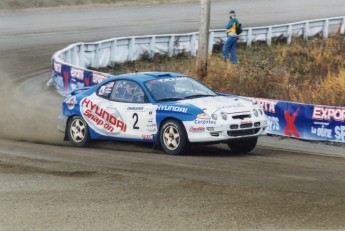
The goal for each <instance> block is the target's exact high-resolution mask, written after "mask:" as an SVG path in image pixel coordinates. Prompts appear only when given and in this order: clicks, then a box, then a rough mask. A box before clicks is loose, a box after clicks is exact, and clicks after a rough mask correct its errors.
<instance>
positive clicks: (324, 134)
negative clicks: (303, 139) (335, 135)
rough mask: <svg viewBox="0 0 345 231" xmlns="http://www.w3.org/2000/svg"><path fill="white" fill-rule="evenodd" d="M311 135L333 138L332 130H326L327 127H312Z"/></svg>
mask: <svg viewBox="0 0 345 231" xmlns="http://www.w3.org/2000/svg"><path fill="white" fill-rule="evenodd" d="M311 133H312V134H315V135H317V136H318V137H323V138H324V137H325V138H332V129H328V128H325V126H322V127H319V128H315V127H311Z"/></svg>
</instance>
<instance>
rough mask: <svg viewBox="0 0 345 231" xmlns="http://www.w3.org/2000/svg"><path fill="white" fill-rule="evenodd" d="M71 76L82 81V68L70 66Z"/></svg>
mask: <svg viewBox="0 0 345 231" xmlns="http://www.w3.org/2000/svg"><path fill="white" fill-rule="evenodd" d="M71 77H72V78H73V79H77V80H81V81H84V70H83V69H81V68H77V67H72V69H71Z"/></svg>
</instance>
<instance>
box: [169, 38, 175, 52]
mask: <svg viewBox="0 0 345 231" xmlns="http://www.w3.org/2000/svg"><path fill="white" fill-rule="evenodd" d="M174 42H175V35H171V37H170V40H169V47H168V56H169V57H171V56H172V55H173V53H174Z"/></svg>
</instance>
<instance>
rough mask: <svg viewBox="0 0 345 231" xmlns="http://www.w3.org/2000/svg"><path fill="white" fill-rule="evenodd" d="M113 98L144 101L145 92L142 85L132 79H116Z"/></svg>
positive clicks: (119, 100) (120, 100)
mask: <svg viewBox="0 0 345 231" xmlns="http://www.w3.org/2000/svg"><path fill="white" fill-rule="evenodd" d="M110 99H111V100H114V101H118V102H126V103H144V102H145V93H144V91H143V90H142V89H141V87H140V86H139V85H138V84H137V83H135V82H132V81H128V80H119V81H116V83H115V86H114V90H113V93H112V95H111V98H110Z"/></svg>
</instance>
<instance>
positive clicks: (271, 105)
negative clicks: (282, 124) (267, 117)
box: [249, 98, 278, 113]
mask: <svg viewBox="0 0 345 231" xmlns="http://www.w3.org/2000/svg"><path fill="white" fill-rule="evenodd" d="M249 99H250V100H252V101H254V102H256V103H257V104H258V105H259V106H260V107H261V109H262V110H264V111H265V112H271V113H275V112H276V105H277V103H278V101H276V100H271V99H258V98H249Z"/></svg>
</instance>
